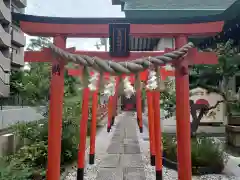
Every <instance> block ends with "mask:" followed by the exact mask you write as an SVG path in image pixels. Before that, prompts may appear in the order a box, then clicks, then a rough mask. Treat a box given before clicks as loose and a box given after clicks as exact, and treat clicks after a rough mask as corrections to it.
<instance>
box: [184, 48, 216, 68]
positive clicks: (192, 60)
mask: <svg viewBox="0 0 240 180" xmlns="http://www.w3.org/2000/svg"><path fill="white" fill-rule="evenodd" d="M185 59H186V60H188V61H189V65H193V64H218V57H217V54H216V53H215V52H198V50H197V49H196V48H192V49H190V50H189V52H188V54H187V57H186V58H185Z"/></svg>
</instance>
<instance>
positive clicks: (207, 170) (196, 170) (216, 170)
mask: <svg viewBox="0 0 240 180" xmlns="http://www.w3.org/2000/svg"><path fill="white" fill-rule="evenodd" d="M162 163H163V166H165V167H167V168H169V169H173V170H176V171H177V169H178V163H177V162H174V161H172V160H170V159H168V158H166V153H165V152H163V157H162ZM222 170H223V167H217V166H215V167H213V166H202V167H192V174H193V175H205V174H221V173H222Z"/></svg>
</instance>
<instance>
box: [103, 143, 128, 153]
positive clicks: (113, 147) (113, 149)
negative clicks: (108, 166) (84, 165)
mask: <svg viewBox="0 0 240 180" xmlns="http://www.w3.org/2000/svg"><path fill="white" fill-rule="evenodd" d="M107 153H108V154H122V153H124V147H123V145H121V144H120V143H112V144H110V145H109V147H108V149H107Z"/></svg>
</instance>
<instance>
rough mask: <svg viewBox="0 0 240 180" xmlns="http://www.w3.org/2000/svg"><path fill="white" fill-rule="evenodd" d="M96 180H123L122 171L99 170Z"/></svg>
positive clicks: (111, 169)
mask: <svg viewBox="0 0 240 180" xmlns="http://www.w3.org/2000/svg"><path fill="white" fill-rule="evenodd" d="M96 180H123V170H122V169H120V168H100V169H99V172H98V174H97V178H96Z"/></svg>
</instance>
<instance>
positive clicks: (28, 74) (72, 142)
mask: <svg viewBox="0 0 240 180" xmlns="http://www.w3.org/2000/svg"><path fill="white" fill-rule="evenodd" d="M49 43H50V39H48V38H44V37H38V38H37V39H31V40H30V44H29V46H28V48H27V49H28V50H41V49H42V48H44V47H48V46H49ZM29 65H30V67H31V68H30V70H29V71H13V72H12V75H11V81H10V83H11V92H12V94H18V95H20V96H21V97H22V98H24V100H25V102H27V103H28V104H31V105H34V106H37V105H39V104H44V105H46V104H48V97H49V88H50V87H49V84H50V78H51V63H29ZM64 85H65V89H64V97H65V98H64V103H63V122H62V150H61V152H62V153H61V163H62V165H65V164H67V163H71V162H72V161H75V160H76V159H77V151H78V144H79V121H80V116H81V94H82V91H80V90H79V87H80V85H81V84H80V81H79V78H75V77H71V76H68V74H67V73H66V71H65V73H64ZM12 129H13V130H14V132H15V134H16V136H17V137H19V139H22V141H24V142H22V143H21V144H24V146H22V147H21V148H20V149H19V150H18V151H17V152H16V153H15V154H14V155H12V156H9V157H5V158H3V159H2V161H1V164H0V180H1V179H4V180H5V179H9V180H11V179H14V180H23V179H24V180H28V179H29V180H30V179H31V180H32V179H36V180H37V179H42V178H44V176H45V174H46V170H45V169H46V163H47V151H48V119H43V120H40V121H37V122H30V123H18V124H16V125H14V126H13V127H12Z"/></svg>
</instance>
